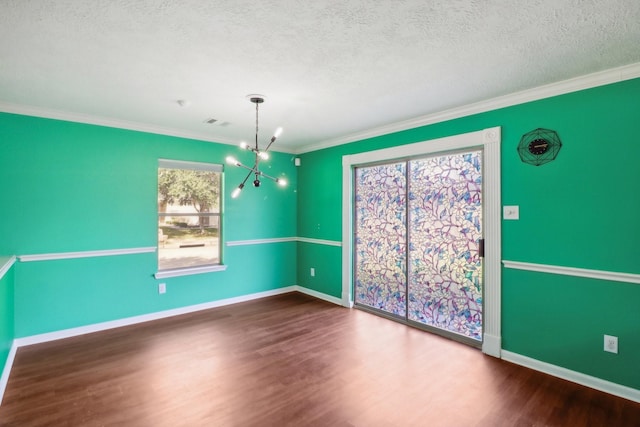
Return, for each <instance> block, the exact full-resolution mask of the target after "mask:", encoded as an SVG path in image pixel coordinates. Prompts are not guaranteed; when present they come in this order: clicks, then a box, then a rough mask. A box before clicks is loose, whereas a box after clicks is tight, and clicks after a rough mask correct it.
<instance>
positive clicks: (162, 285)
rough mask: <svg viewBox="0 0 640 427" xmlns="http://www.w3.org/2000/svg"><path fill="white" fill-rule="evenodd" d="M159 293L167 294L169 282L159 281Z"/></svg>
mask: <svg viewBox="0 0 640 427" xmlns="http://www.w3.org/2000/svg"><path fill="white" fill-rule="evenodd" d="M158 293H159V294H166V293H167V284H166V283H158Z"/></svg>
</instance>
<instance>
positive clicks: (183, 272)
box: [154, 159, 227, 279]
mask: <svg viewBox="0 0 640 427" xmlns="http://www.w3.org/2000/svg"><path fill="white" fill-rule="evenodd" d="M160 169H187V170H199V171H206V172H218V173H220V201H219V207H218V214H217V215H209V216H217V217H218V251H219V253H218V259H219V263H218V264H211V265H200V266H194V267H181V268H172V269H167V270H159V271H158V272H156V273H155V274H154V277H155V278H156V279H164V278H167V277H178V276H187V275H191V274H201V273H210V272H214V271H224V270H226V269H227V266H226V265H224V264H222V228H223V227H222V200H223V197H222V195H223V194H224V191H223V183H224V180H223V172H224V169H223V166H222V165H221V164H216V163H201V162H190V161H183V160H169V159H159V160H158V171H159V170H160ZM157 191H158V187H157V185H156V194H157ZM159 218H160V212H158V213H157V215H156V221H158V219H159ZM157 252H158V256H159V254H160V248H159V247H157Z"/></svg>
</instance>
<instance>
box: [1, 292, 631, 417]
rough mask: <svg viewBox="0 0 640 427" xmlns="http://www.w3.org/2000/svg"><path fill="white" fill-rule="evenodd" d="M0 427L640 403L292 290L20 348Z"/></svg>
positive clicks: (506, 411) (498, 413)
mask: <svg viewBox="0 0 640 427" xmlns="http://www.w3.org/2000/svg"><path fill="white" fill-rule="evenodd" d="M0 425H2V426H20V427H22V426H83V427H84V426H141V427H146V426H154V427H158V426H160V427H162V426H171V427H175V426H223V427H226V426H233V427H235V426H338V427H340V426H367V427H369V426H373V427H376V426H384V427H387V426H403V427H404V426H434V427H437V426H492V427H494V426H571V427H577V426H640V404H638V403H634V402H631V401H628V400H625V399H621V398H617V397H614V396H611V395H607V394H605V393H602V392H599V391H596V390H592V389H589V388H586V387H583V386H579V385H577V384H573V383H570V382H567V381H564V380H561V379H558V378H554V377H551V376H548V375H545V374H542V373H539V372H535V371H532V370H529V369H526V368H523V367H519V366H516V365H513V364H510V363H508V362H504V361H502V360H499V359H495V358H493V357H489V356H485V355H483V354H482V353H481V352H480V351H479V350H476V349H473V348H470V347H467V346H465V345H463V344H459V343H456V342H453V341H450V340H447V339H445V338H441V337H438V336H435V335H432V334H429V333H427V332H423V331H419V330H417V329H413V328H410V327H406V326H404V325H401V324H398V323H395V322H391V321H389V320H386V319H383V318H380V317H378V316H375V315H372V314H369V313H366V312H363V311H359V310H348V309H345V308H342V307H338V306H335V305H332V304H329V303H326V302H324V301H319V300H316V299H314V298H311V297H308V296H306V295H302V294H299V293H292V294H286V295H281V296H277V297H272V298H265V299H262V300H257V301H251V302H246V303H242V304H236V305H232V306H227V307H220V308H216V309H211V310H207V311H203V312H199V313H193V314H189V315H184V316H178V317H173V318H168V319H162V320H158V321H154V322H149V323H143V324H139V325H134V326H129V327H124V328H119V329H114V330H109V331H104V332H99V333H95V334H89V335H85V336H81V337H75V338H69V339H65V340H60V341H56V342H50V343H45V344H38V345H34V346H30V347H23V348H20V349H19V350H18V352H17V355H16V359H15V363H14V367H13V370H12V372H11V376H10V378H9V383H8V386H7V390H6V393H5V397H4V401H3V402H2V406H0Z"/></svg>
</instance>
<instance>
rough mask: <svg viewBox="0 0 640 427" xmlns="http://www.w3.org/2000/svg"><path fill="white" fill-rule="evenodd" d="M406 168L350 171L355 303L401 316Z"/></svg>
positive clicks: (404, 297) (401, 165)
mask: <svg viewBox="0 0 640 427" xmlns="http://www.w3.org/2000/svg"><path fill="white" fill-rule="evenodd" d="M406 182H407V181H406V163H404V162H402V163H395V164H390V165H380V166H370V167H362V168H357V169H356V171H355V187H356V191H355V193H356V198H355V213H354V214H355V215H354V216H355V218H354V220H355V227H354V229H355V230H356V231H355V236H354V250H355V254H354V256H355V260H354V261H355V262H354V266H355V268H354V284H355V285H354V288H355V292H354V295H355V296H354V298H355V303H356V304H362V305H365V306H367V307H371V308H374V309H378V310H381V311H383V312H385V313H387V314H391V315H394V316H401V317H403V318H405V317H406V312H407V279H406V276H407V273H406V259H407V251H406V242H407V231H406V218H407V217H406V211H407V206H406V204H407V202H406V194H407V184H406Z"/></svg>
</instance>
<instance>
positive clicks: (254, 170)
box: [226, 95, 287, 199]
mask: <svg viewBox="0 0 640 427" xmlns="http://www.w3.org/2000/svg"><path fill="white" fill-rule="evenodd" d="M247 98H249V101H251V102H253V103H254V104H256V142H255V146H251V145H249V144H247V143H246V142H244V141H243V142H241V143H240V148H243V149H245V150H248V151H251V152H252V153H253V154H255V156H256V157H255V161H254V162H253V166H252V167H249V166H246V165H243V164H242V163H240V162H239V161H238V160H237V159H236V158H235V157H233V156H228V157H227V159H226V160H227V163H228V164H230V165H233V166H239V167H241V168H244V169H247V170H248V171H249V173H247V176H245V177H244V179H243V180H242V182H241V183H240V185H238V186H237V187H236V188H235V189H234V190H233V192H232V193H231V197H232V198H233V199H235V198H236V197H238V196H239V195H240V192H241V191H242V189H243V188H244V185H245V184H246V182H247V180H248V179H249V177H250V176H251V175H254V176H255V179H254V180H253V186H254V187H260V177H264V178H268V179H270V180H272V181H273V182H275V183H276V184H278V185H280V186H282V187H284V186H286V185H287V181H286V180H284V179H282V178H276V177H273V176H270V175H267V174H266V173H264V172H262V171H261V170H260V161H262V160H268V159H269V154H268V153H267V151H269V148H270V147H271V145H272V144H273V143H274V142H275V140H276V139H277V138H278V137H279V136H280V135H281V134H282V128H281V127H279V128H278V129H276V131H275V132H274V134H273V136H272V137H271V140H270V141H269V144H267V147H266V148H265V149H264V150H260V148H259V147H258V106H259V105H260V104H262V103H263V102H264V96H262V95H247Z"/></svg>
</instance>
